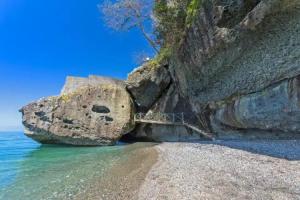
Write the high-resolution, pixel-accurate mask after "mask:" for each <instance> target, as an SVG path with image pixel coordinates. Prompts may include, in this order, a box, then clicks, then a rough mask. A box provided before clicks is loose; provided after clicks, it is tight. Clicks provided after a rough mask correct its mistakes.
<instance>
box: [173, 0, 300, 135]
mask: <svg viewBox="0 0 300 200" xmlns="http://www.w3.org/2000/svg"><path fill="white" fill-rule="evenodd" d="M299 33H300V1H298V0H261V1H247V0H235V1H218V0H205V1H203V4H202V7H201V9H200V10H199V12H198V14H197V16H196V19H195V21H194V23H193V25H192V26H191V27H190V29H189V30H187V32H186V35H185V38H184V39H183V42H182V44H181V47H180V49H179V50H178V52H177V54H176V55H174V56H173V59H172V60H171V63H170V66H169V68H170V72H171V74H172V78H173V79H174V80H173V81H174V82H175V83H176V86H177V88H178V91H179V93H180V94H181V95H182V96H183V98H185V99H186V100H187V101H189V103H190V105H191V106H192V109H193V111H194V112H195V113H197V114H198V116H204V117H202V118H204V119H207V118H206V116H207V112H208V111H209V112H210V113H211V114H210V115H211V117H210V118H211V119H212V121H213V122H215V121H218V122H220V123H221V124H225V125H228V126H230V128H231V130H236V129H240V130H241V131H247V130H250V129H251V130H253V129H257V130H261V129H264V130H265V129H269V130H271V131H272V130H273V131H275V130H281V131H285V132H288V131H292V130H293V131H296V132H298V133H299V130H297V128H296V127H297V126H298V125H297V124H299V121H300V118H299V99H295V98H288V97H287V95H294V96H295V95H296V94H294V93H293V94H291V92H287V91H286V92H284V91H281V93H276V92H275V91H274V92H273V93H272V92H271V93H272V95H275V96H278V97H281V98H275V99H274V98H271V97H270V92H268V91H273V89H269V87H273V86H274V85H277V84H279V82H282V81H283V80H286V79H290V78H293V77H296V76H298V75H299V74H300V34H299ZM288 83H290V81H287V82H286V83H285V84H288ZM282 84H283V83H282ZM282 87H284V86H282ZM299 87H300V86H299V84H298V85H297V84H295V85H294V86H293V87H290V88H293V90H296V91H297V90H299ZM285 88H286V90H288V88H287V86H286V87H285ZM278 90H279V89H278ZM296 96H297V95H296ZM239 97H241V98H240V99H239ZM236 99H239V100H236ZM262 99H263V100H262ZM224 102H227V104H226V105H227V107H225V108H224V107H222V106H221V107H219V105H223V104H224ZM258 102H260V103H263V104H264V105H265V104H268V103H270V105H269V106H258ZM233 104H234V107H233V108H232V109H231V108H229V107H230V105H233ZM271 105H273V106H274V108H272V106H271ZM279 105H280V106H279ZM276 106H277V107H276ZM284 106H287V109H291V112H287V113H281V114H279V113H280V109H284ZM279 107H280V108H279ZM207 108H209V109H207ZM271 108H272V109H271ZM229 111H230V114H228V112H229ZM215 112H216V114H214V113H215ZM262 113H264V115H262ZM276 113H277V114H276ZM274 114H275V115H274ZM245 115H246V116H245ZM278 115H280V117H279V116H278ZM266 116H268V117H267V118H264V117H266ZM232 118H234V119H233V120H232V121H231V122H230V123H229V121H230V120H231V119H232ZM237 118H238V119H241V118H242V119H241V121H242V122H240V121H239V120H238V119H237ZM288 120H291V121H290V123H289V125H287V121H288ZM259 121H260V122H259ZM206 122H207V123H208V124H210V123H211V121H209V120H208V121H206ZM233 122H236V123H233ZM280 124H285V125H284V126H280ZM268 127H269V128H268ZM292 127H293V128H292ZM220 128H221V127H217V126H216V124H215V123H214V126H213V127H212V126H210V129H211V130H212V131H214V132H215V133H216V134H218V133H219V131H220ZM227 128H228V127H227ZM222 130H223V129H222ZM223 133H224V130H223Z"/></svg>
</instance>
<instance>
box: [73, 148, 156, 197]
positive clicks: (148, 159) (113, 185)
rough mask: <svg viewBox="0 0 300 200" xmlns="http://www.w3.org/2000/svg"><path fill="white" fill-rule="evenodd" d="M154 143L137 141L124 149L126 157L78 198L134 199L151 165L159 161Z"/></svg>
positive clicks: (88, 186) (93, 182)
mask: <svg viewBox="0 0 300 200" xmlns="http://www.w3.org/2000/svg"><path fill="white" fill-rule="evenodd" d="M154 146H155V144H153V143H136V144H132V145H130V146H129V147H128V148H126V149H125V150H124V152H122V153H124V154H127V155H128V156H126V159H122V160H119V161H118V162H117V163H116V164H115V165H114V166H113V167H112V168H111V169H110V170H109V171H107V172H106V173H105V176H104V177H103V178H102V179H101V180H94V181H92V182H91V183H90V184H89V185H87V186H86V187H87V189H86V190H85V191H84V192H83V193H79V194H77V195H76V197H75V198H74V199H78V200H82V199H85V200H89V199H90V200H97V199H99V200H100V199H101V200H121V199H122V200H127V199H128V200H134V199H138V190H139V188H140V186H141V185H142V184H143V182H144V181H145V178H146V176H147V174H148V172H149V171H150V169H151V167H152V166H153V165H154V164H155V163H156V162H157V158H158V152H157V150H156V149H155V147H154Z"/></svg>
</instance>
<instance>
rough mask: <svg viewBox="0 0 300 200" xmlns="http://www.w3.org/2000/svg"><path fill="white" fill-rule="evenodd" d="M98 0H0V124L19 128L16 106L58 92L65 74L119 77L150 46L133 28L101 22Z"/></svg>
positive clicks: (125, 72)
mask: <svg viewBox="0 0 300 200" xmlns="http://www.w3.org/2000/svg"><path fill="white" fill-rule="evenodd" d="M99 3H101V0H51V1H45V0H0V130H7V129H11V130H13V129H20V128H22V126H21V116H20V114H19V113H18V109H19V108H21V107H22V106H23V105H26V104H27V103H29V102H31V101H34V100H36V99H38V98H40V97H45V96H51V95H56V94H58V93H59V91H60V89H61V87H62V86H63V83H64V81H65V77H66V76H67V75H74V76H88V75H89V74H96V75H103V76H111V77H115V78H120V79H125V78H126V76H127V74H128V73H129V72H130V71H131V70H132V69H133V68H134V67H135V63H134V59H133V57H134V54H136V53H138V52H140V51H150V49H149V48H150V47H148V45H147V44H146V42H145V41H144V39H143V38H142V37H141V35H140V34H139V32H138V31H137V30H135V31H131V32H126V33H116V32H113V31H111V30H109V29H108V28H106V27H105V26H104V25H103V22H102V21H101V14H100V13H99V12H98V8H97V4H99Z"/></svg>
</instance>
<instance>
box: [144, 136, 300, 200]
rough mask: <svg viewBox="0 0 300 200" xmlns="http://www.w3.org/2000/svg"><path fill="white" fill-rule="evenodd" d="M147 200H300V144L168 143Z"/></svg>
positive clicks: (147, 187) (148, 183) (152, 174)
mask: <svg viewBox="0 0 300 200" xmlns="http://www.w3.org/2000/svg"><path fill="white" fill-rule="evenodd" d="M155 148H156V149H157V150H158V152H159V158H158V162H157V163H156V164H155V165H154V166H153V167H152V169H151V170H150V172H149V173H148V175H147V177H146V180H145V181H144V183H143V184H142V186H141V187H140V189H139V194H138V198H139V199H141V200H144V199H145V200H146V199H147V200H151V199H155V200H156V199H164V200H165V199H170V200H177V199H178V200H179V199H180V200H185V199H186V200H192V199H195V200H196V199H197V200H199V199H209V200H211V199H212V200H214V199H222V200H223V199H239V200H240V199H276V200H277V199H288V200H293V199H300V141H292V140H291V141H216V142H201V143H162V144H160V145H157V146H156V147H155Z"/></svg>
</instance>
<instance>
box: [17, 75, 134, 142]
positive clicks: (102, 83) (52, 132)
mask: <svg viewBox="0 0 300 200" xmlns="http://www.w3.org/2000/svg"><path fill="white" fill-rule="evenodd" d="M21 112H22V114H23V124H24V126H25V129H26V131H25V132H26V135H27V136H29V137H31V138H33V139H34V140H36V141H39V142H41V143H55V144H71V145H113V144H115V142H116V141H117V140H118V139H119V138H120V137H121V136H122V135H124V134H126V133H128V132H130V131H131V130H132V129H133V128H134V122H133V113H134V105H133V102H132V100H131V97H130V95H129V94H128V92H127V91H126V88H125V85H124V84H123V83H122V82H121V81H117V80H114V79H107V78H102V77H95V76H91V77H89V78H87V79H83V78H76V77H68V78H67V82H66V85H65V87H64V89H63V90H62V94H61V95H60V96H57V97H48V98H44V99H41V100H38V101H36V102H34V103H31V104H29V105H27V106H25V107H23V108H22V109H21Z"/></svg>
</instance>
